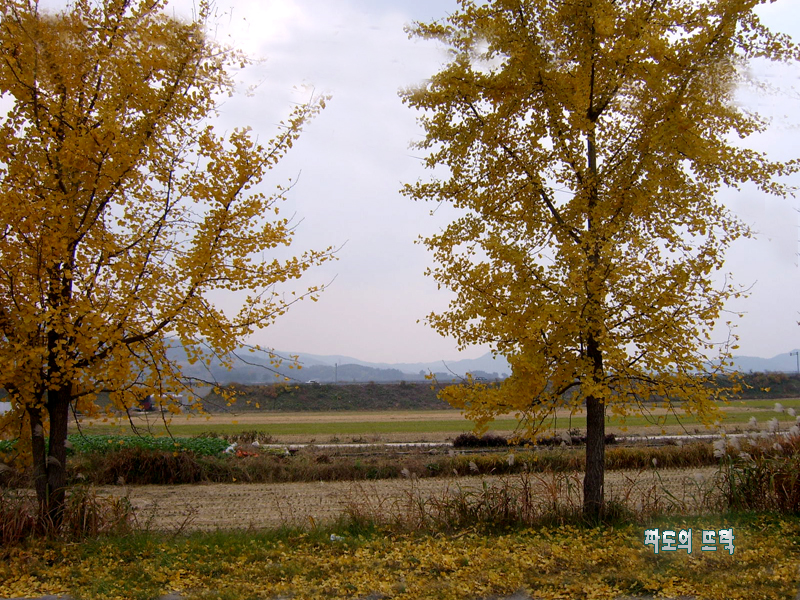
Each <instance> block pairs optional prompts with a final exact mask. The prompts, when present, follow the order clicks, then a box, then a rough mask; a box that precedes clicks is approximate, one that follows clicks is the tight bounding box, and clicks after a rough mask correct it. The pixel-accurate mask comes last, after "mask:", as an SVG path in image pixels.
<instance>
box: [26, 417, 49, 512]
mask: <svg viewBox="0 0 800 600" xmlns="http://www.w3.org/2000/svg"><path fill="white" fill-rule="evenodd" d="M40 410H41V409H40V408H38V407H32V406H29V407H28V418H29V420H30V427H31V455H32V458H33V485H34V489H35V490H36V499H37V500H38V503H39V517H40V519H39V526H40V528H42V527H43V526H44V523H45V520H44V519H43V518H42V517H43V516H44V515H45V512H46V507H47V504H48V499H47V498H48V494H47V455H46V452H47V448H46V445H45V443H44V423H43V420H42V413H41V412H40Z"/></svg>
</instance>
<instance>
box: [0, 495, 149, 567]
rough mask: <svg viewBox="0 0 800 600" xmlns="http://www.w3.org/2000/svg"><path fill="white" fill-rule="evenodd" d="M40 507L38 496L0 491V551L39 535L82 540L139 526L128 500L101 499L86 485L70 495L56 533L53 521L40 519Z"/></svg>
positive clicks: (107, 497)
mask: <svg viewBox="0 0 800 600" xmlns="http://www.w3.org/2000/svg"><path fill="white" fill-rule="evenodd" d="M38 508H39V507H38V503H37V500H36V497H35V495H34V494H33V493H31V492H29V491H28V490H0V548H6V549H8V548H10V547H12V546H14V545H18V544H19V543H21V542H24V541H25V540H28V539H30V538H32V537H34V536H36V535H46V536H47V537H49V538H57V539H61V540H64V541H80V540H83V539H87V538H96V537H100V536H104V535H122V534H126V533H130V532H131V531H133V530H134V529H135V528H136V526H137V524H136V522H135V514H134V510H133V507H132V505H131V503H130V502H129V501H128V499H127V497H121V498H120V497H115V496H101V495H99V494H98V493H97V492H96V491H94V490H93V489H92V488H90V487H86V486H75V487H72V488H70V489H69V491H68V492H67V499H66V503H65V505H64V513H63V520H62V523H61V527H60V528H58V529H57V530H56V528H55V527H54V525H53V523H52V522H48V521H42V520H41V519H40V518H39V510H38ZM0 556H2V553H0Z"/></svg>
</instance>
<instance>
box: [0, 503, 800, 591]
mask: <svg viewBox="0 0 800 600" xmlns="http://www.w3.org/2000/svg"><path fill="white" fill-rule="evenodd" d="M646 527H648V528H651V527H660V528H662V529H665V528H671V529H675V530H679V529H689V528H691V529H692V530H693V532H694V539H695V544H696V545H695V548H694V549H693V551H692V553H691V554H687V552H686V551H685V550H680V551H678V552H672V553H664V552H661V553H659V554H655V553H654V552H653V549H652V547H650V546H644V544H643V538H644V529H645V528H646ZM729 527H732V528H733V529H734V534H735V551H734V554H733V555H730V554H729V553H728V551H727V550H723V549H722V548H720V549H718V550H716V551H711V552H709V551H706V552H703V551H701V550H700V545H701V544H700V531H701V530H703V529H722V528H729ZM331 534H333V535H334V536H335V537H333V538H332V537H331ZM798 539H800V517H797V516H794V517H785V516H784V517H780V516H774V515H773V516H768V515H761V516H747V515H743V514H739V515H736V514H732V515H728V516H725V517H720V516H705V517H682V518H670V519H662V520H658V521H655V522H652V523H649V524H648V525H647V526H645V525H633V524H623V525H617V526H614V527H611V526H606V527H594V528H587V527H580V526H573V525H564V526H560V527H556V526H551V527H537V528H533V529H524V530H518V531H511V532H506V533H503V534H479V533H477V532H475V531H470V530H466V531H461V532H460V533H457V534H455V535H449V536H444V535H441V534H432V533H416V534H407V533H406V534H404V533H396V532H395V533H392V532H391V531H381V530H378V529H375V528H372V529H371V528H370V527H369V526H362V527H360V528H355V527H354V526H350V527H348V526H347V524H345V523H343V524H340V525H339V526H338V528H335V529H326V530H313V531H306V532H303V531H281V532H271V533H246V532H232V533H224V532H219V533H213V534H193V535H191V536H187V537H174V536H164V535H159V534H156V533H139V534H134V535H132V536H128V537H124V538H106V539H100V540H95V541H87V542H85V543H82V544H56V543H53V542H50V543H44V542H31V543H29V544H27V545H23V546H19V547H15V548H11V549H10V550H7V551H4V552H2V551H0V554H3V555H4V558H3V560H2V561H0V597H16V596H35V595H42V594H59V593H70V594H72V595H74V597H75V598H77V599H79V600H82V599H90V598H91V599H98V600H102V599H107V600H111V599H125V600H145V599H150V598H156V597H158V596H159V595H160V594H164V593H168V592H170V591H181V592H182V593H184V595H185V597H186V598H188V599H190V600H200V599H210V598H215V599H220V600H226V599H229V600H234V599H237V600H238V599H243V598H264V599H268V598H276V597H293V598H309V599H313V598H364V597H366V596H369V595H370V594H374V595H376V596H377V595H380V597H385V598H432V599H433V598H435V599H441V600H445V599H451V598H452V599H458V600H464V599H465V598H485V597H489V596H492V595H502V594H506V595H507V594H511V593H514V592H515V591H517V590H520V589H523V590H526V591H527V592H528V593H530V594H531V595H532V596H534V597H536V598H559V599H570V600H572V599H613V598H617V597H619V596H621V595H624V594H654V595H656V596H666V597H676V596H680V595H688V596H696V597H697V598H698V599H707V600H729V599H733V598H747V599H748V600H758V599H765V600H766V599H769V600H774V599H778V598H787V599H788V598H793V597H794V594H795V593H796V591H797V565H798V559H800V547H799V546H798ZM733 573H735V574H736V576H735V577H734V576H732V574H733Z"/></svg>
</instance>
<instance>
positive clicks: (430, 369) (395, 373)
mask: <svg viewBox="0 0 800 600" xmlns="http://www.w3.org/2000/svg"><path fill="white" fill-rule="evenodd" d="M277 354H278V355H279V356H282V357H284V359H285V360H284V361H283V363H282V364H281V365H279V366H275V365H272V364H270V359H269V356H268V355H267V354H266V353H264V352H257V353H252V352H249V351H247V350H243V351H241V352H239V353H238V356H239V357H240V358H238V359H236V360H235V361H234V368H233V370H232V371H228V370H227V369H225V368H224V367H221V366H220V365H218V364H217V365H213V364H212V365H211V366H206V365H198V364H195V365H189V364H188V361H187V360H186V355H185V353H184V351H183V349H182V348H175V349H174V350H173V355H174V356H173V358H174V360H176V361H178V362H179V363H181V364H182V366H183V369H184V372H185V373H186V374H187V375H190V376H192V377H198V378H201V379H206V380H216V381H218V382H220V383H231V382H236V383H243V384H259V383H274V382H276V381H282V380H283V378H284V377H287V378H289V380H290V381H293V382H300V383H303V382H306V381H311V380H313V381H319V382H339V383H358V382H362V383H367V382H370V381H374V382H392V381H395V382H396V381H424V379H425V375H427V374H429V373H434V374H435V375H436V378H437V379H438V380H439V381H442V382H449V381H453V380H458V379H459V378H461V377H464V376H465V375H466V374H467V373H472V375H473V376H474V377H485V378H487V379H492V380H493V379H503V378H504V377H507V376H508V374H509V373H510V372H511V369H510V367H509V365H508V363H507V362H506V361H505V360H504V359H502V358H499V359H496V358H493V357H492V355H491V353H489V352H487V353H486V354H484V355H483V356H481V357H479V358H475V359H462V360H454V361H434V362H419V363H394V364H392V363H375V362H368V361H363V360H360V359H358V358H353V357H351V356H343V355H329V356H325V355H318V354H307V353H302V352H277ZM293 356H297V364H296V365H295V364H294V361H293V359H290V358H289V357H293ZM733 360H734V367H735V369H736V370H738V371H740V372H742V373H749V372H785V373H795V372H797V357H796V356H792V355H790V353H789V352H785V353H782V354H779V355H777V356H774V357H772V358H760V357H752V356H736V357H734V359H733ZM298 365H299V366H300V367H302V368H300V369H298V368H296V367H297V366H298Z"/></svg>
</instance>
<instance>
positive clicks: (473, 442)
mask: <svg viewBox="0 0 800 600" xmlns="http://www.w3.org/2000/svg"><path fill="white" fill-rule="evenodd" d="M506 446H508V440H507V439H506V438H504V437H503V436H500V435H495V434H493V433H487V434H485V435H481V436H477V435H475V434H474V433H461V434H459V435H457V436H456V437H455V439H454V440H453V448H503V447H506Z"/></svg>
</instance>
